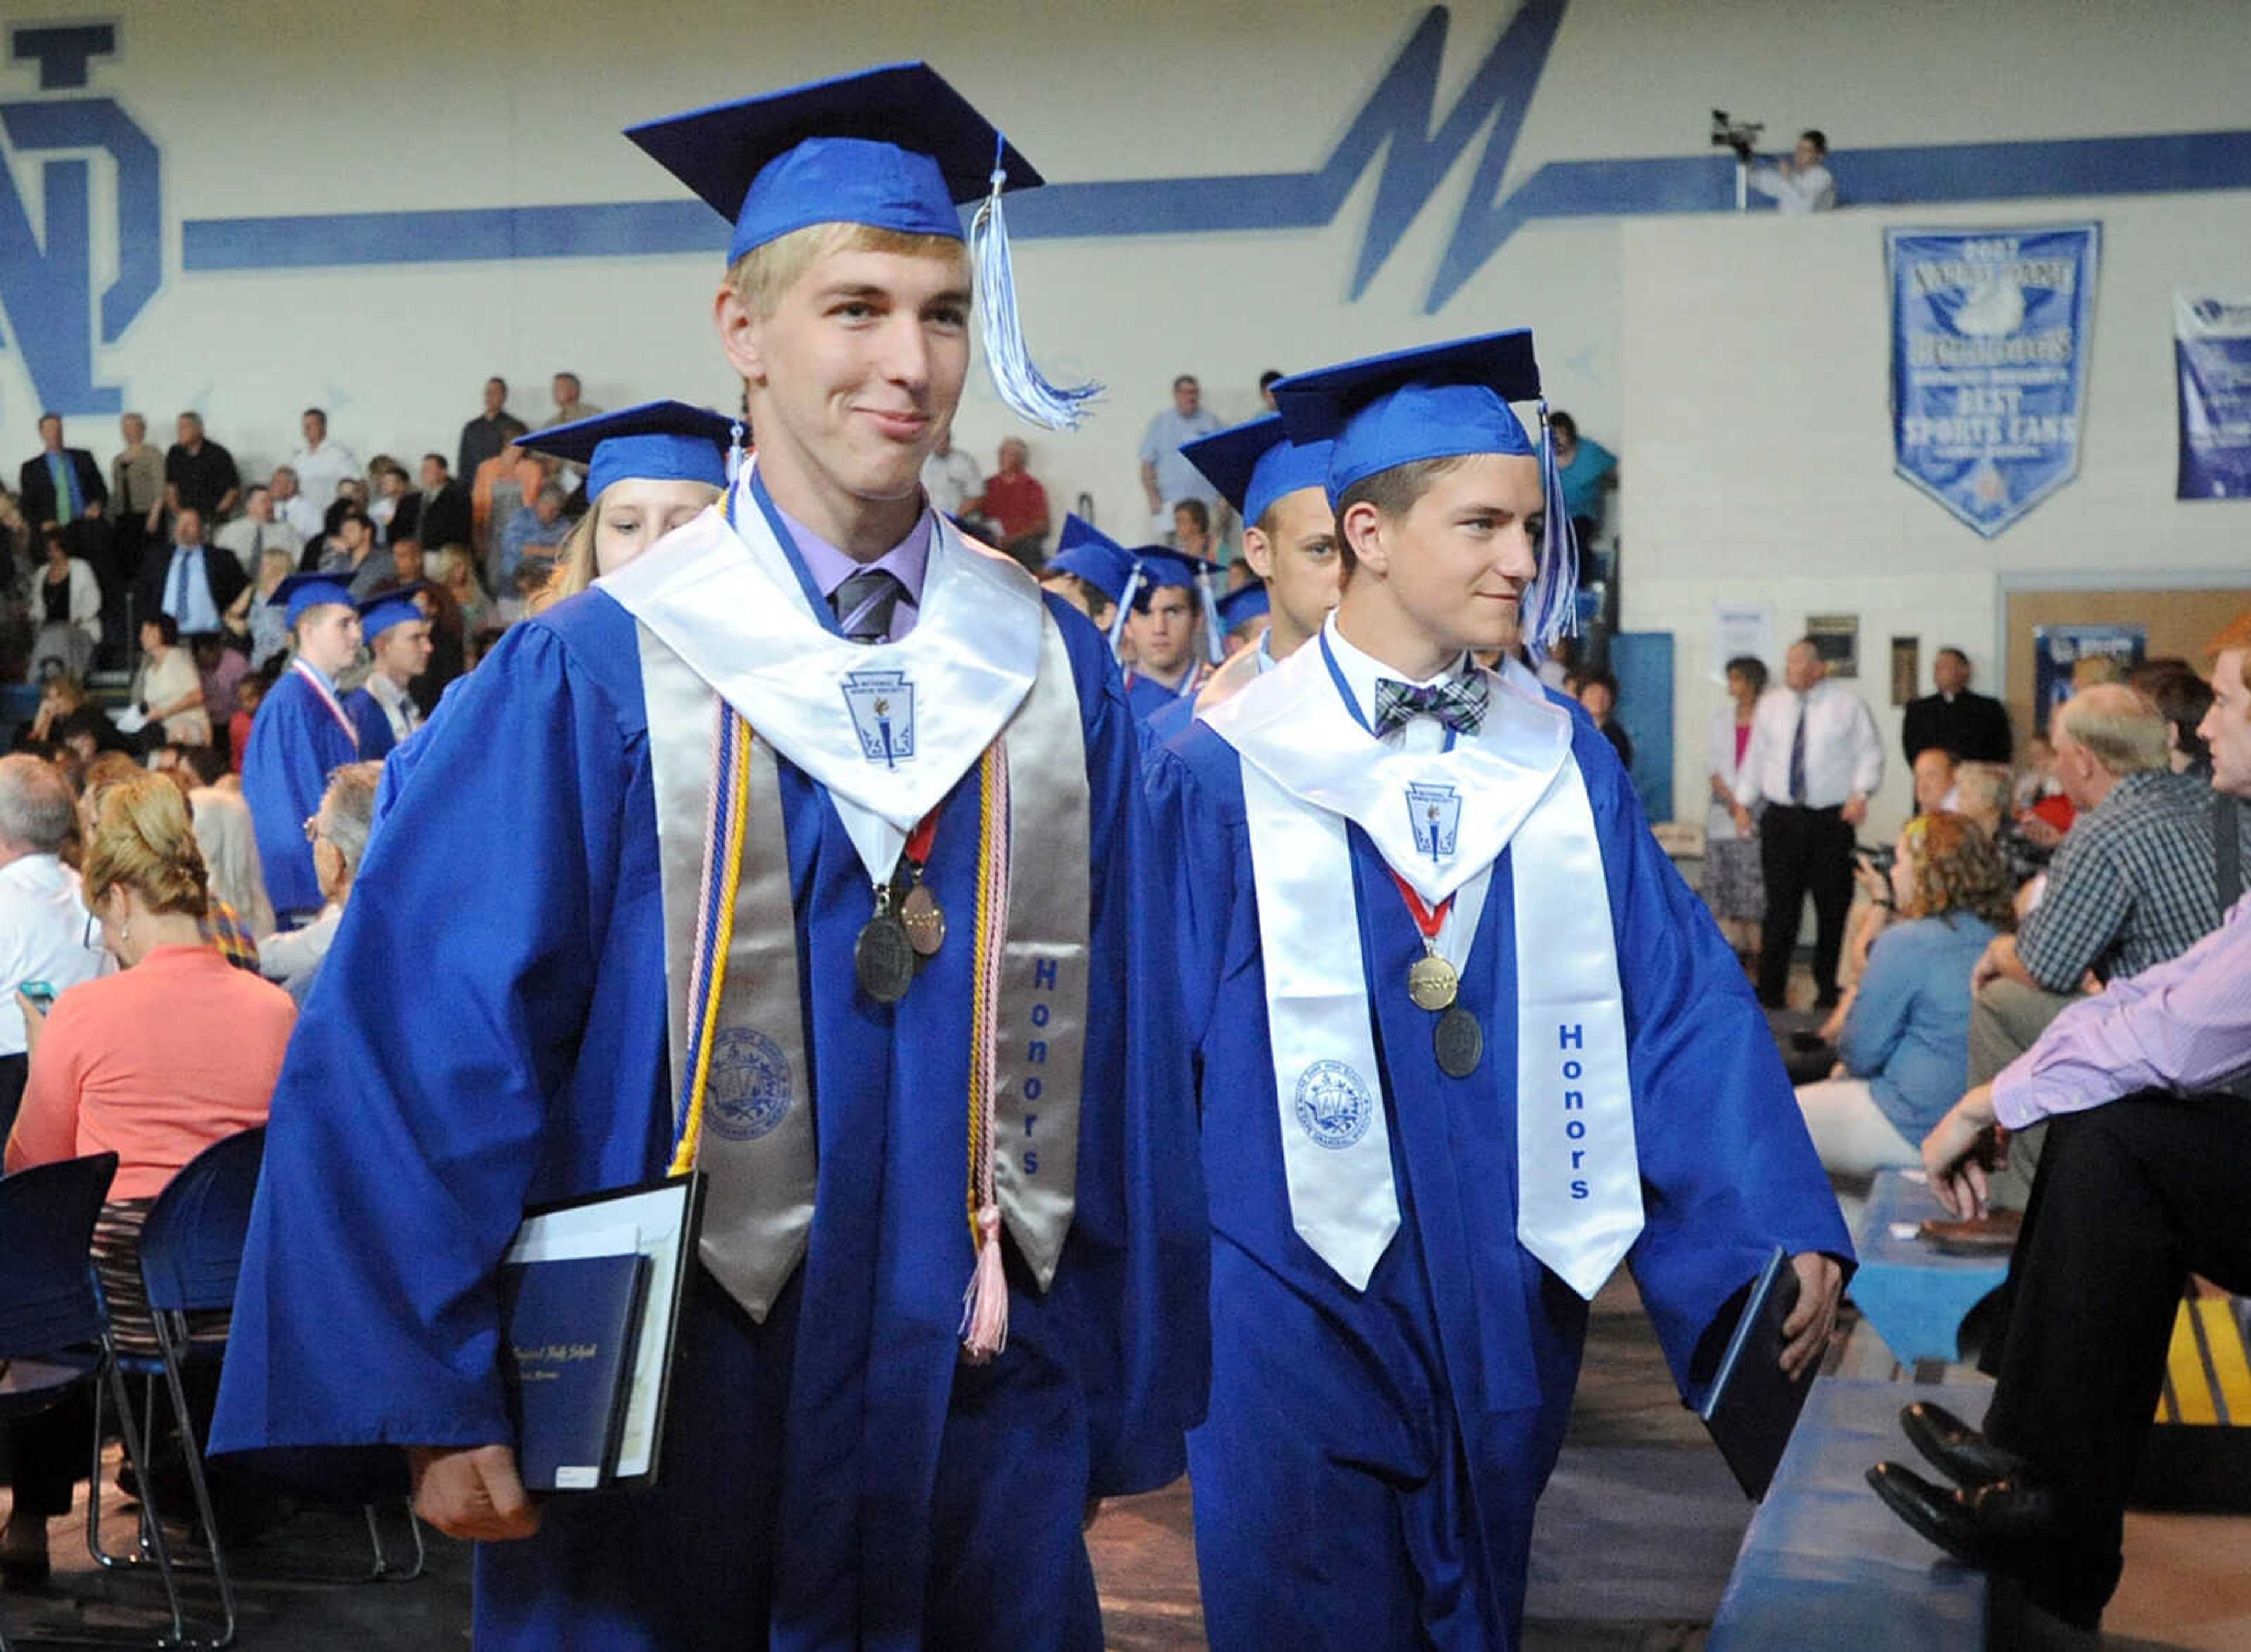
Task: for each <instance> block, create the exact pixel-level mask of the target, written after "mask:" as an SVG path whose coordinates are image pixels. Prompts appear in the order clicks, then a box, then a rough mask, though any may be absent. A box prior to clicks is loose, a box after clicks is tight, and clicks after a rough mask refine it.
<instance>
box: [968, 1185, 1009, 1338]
mask: <svg viewBox="0 0 2251 1652" xmlns="http://www.w3.org/2000/svg"><path fill="white" fill-rule="evenodd" d="M1007 1346H1008V1275H1007V1274H1004V1273H1002V1272H1001V1208H1000V1206H999V1205H997V1204H980V1205H979V1206H978V1207H977V1267H976V1269H975V1271H974V1272H973V1273H972V1274H970V1276H969V1288H968V1290H966V1292H964V1293H963V1294H962V1298H961V1353H962V1357H964V1358H965V1359H966V1360H967V1361H968V1362H969V1363H970V1364H973V1365H981V1364H984V1363H985V1362H986V1361H987V1360H988V1359H990V1358H992V1357H993V1356H994V1355H995V1354H997V1353H999V1352H1000V1351H1001V1350H1002V1349H1004V1348H1006V1347H1007Z"/></svg>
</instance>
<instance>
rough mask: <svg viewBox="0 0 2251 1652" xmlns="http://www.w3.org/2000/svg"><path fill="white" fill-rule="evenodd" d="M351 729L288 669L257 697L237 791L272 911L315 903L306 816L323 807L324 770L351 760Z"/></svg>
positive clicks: (354, 754) (317, 894) (306, 908)
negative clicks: (246, 808) (253, 836)
mask: <svg viewBox="0 0 2251 1652" xmlns="http://www.w3.org/2000/svg"><path fill="white" fill-rule="evenodd" d="M358 759H359V751H358V748H357V746H354V745H353V744H352V739H351V736H350V735H349V734H347V733H345V732H344V731H343V726H342V725H340V724H338V723H337V721H336V718H335V717H333V716H332V715H330V713H329V708H328V707H327V706H325V705H322V704H321V698H320V695H319V694H318V693H317V692H316V691H315V690H314V689H313V687H312V685H311V684H308V683H307V682H306V681H305V680H304V678H303V677H300V676H299V675H298V674H297V673H296V672H295V671H294V670H287V671H284V672H283V673H282V674H281V677H280V678H279V679H278V680H277V681H276V682H275V683H274V687H273V689H272V690H271V691H269V692H268V693H267V696H266V698H265V699H264V700H262V701H260V704H259V707H258V715H257V717H256V718H255V719H253V721H252V723H251V725H250V744H249V746H248V747H247V749H246V750H245V752H244V753H243V757H242V796H243V801H244V802H246V803H248V804H249V805H250V821H251V825H252V827H253V829H254V831H255V833H256V836H257V838H258V862H259V869H260V871H263V872H264V873H265V874H266V892H267V894H268V895H269V896H271V897H272V898H273V901H274V911H275V912H277V913H287V912H312V911H315V910H316V909H317V908H318V907H319V906H320V905H321V885H320V880H319V879H318V878H315V876H314V875H313V846H312V845H311V844H310V843H307V842H306V841H305V823H306V822H307V821H308V820H309V819H311V818H312V816H313V815H314V813H315V811H316V810H318V809H319V808H320V807H321V794H322V792H324V791H326V790H327V789H328V784H329V773H330V772H331V771H332V770H334V769H336V768H338V767H341V766H342V765H343V764H346V763H350V762H357V760H358Z"/></svg>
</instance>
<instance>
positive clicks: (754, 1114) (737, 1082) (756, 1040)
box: [703, 1027, 791, 1142]
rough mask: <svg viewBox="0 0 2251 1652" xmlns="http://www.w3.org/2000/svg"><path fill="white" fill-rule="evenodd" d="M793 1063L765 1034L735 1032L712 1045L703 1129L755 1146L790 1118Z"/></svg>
mask: <svg viewBox="0 0 2251 1652" xmlns="http://www.w3.org/2000/svg"><path fill="white" fill-rule="evenodd" d="M790 1100H791V1096H790V1084H789V1063H788V1062H787V1061H786V1060H784V1059H782V1053H781V1046H780V1045H778V1044H776V1043H775V1042H774V1041H773V1040H772V1038H767V1037H766V1035H765V1033H763V1032H756V1031H751V1029H749V1028H747V1027H729V1028H727V1029H726V1030H725V1031H723V1032H721V1033H720V1034H719V1035H718V1037H717V1038H714V1039H713V1040H712V1041H711V1072H710V1077H709V1079H707V1080H706V1083H705V1087H704V1092H703V1123H704V1127H705V1128H707V1129H710V1131H711V1132H712V1133H713V1134H715V1135H723V1136H724V1137H726V1138H727V1140H728V1141H730V1142H755V1141H757V1140H758V1138H759V1137H760V1136H762V1135H765V1134H766V1133H767V1132H768V1131H770V1130H772V1128H774V1127H775V1126H776V1125H778V1124H779V1123H780V1122H781V1121H783V1120H784V1119H786V1118H787V1117H788V1116H789V1107H790Z"/></svg>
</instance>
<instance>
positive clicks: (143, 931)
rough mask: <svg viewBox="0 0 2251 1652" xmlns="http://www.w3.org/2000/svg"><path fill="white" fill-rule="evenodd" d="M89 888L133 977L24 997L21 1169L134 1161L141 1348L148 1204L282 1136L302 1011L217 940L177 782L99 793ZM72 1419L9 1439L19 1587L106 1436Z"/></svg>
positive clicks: (146, 778)
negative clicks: (48, 1002)
mask: <svg viewBox="0 0 2251 1652" xmlns="http://www.w3.org/2000/svg"><path fill="white" fill-rule="evenodd" d="M80 881H81V885H82V887H83V889H84V891H85V896H86V903H87V908H88V910H89V911H91V912H92V913H93V914H94V919H95V920H96V921H97V922H98V923H99V925H100V932H101V939H102V943H103V945H105V946H106V947H107V948H108V950H109V951H110V953H111V954H113V955H114V957H115V958H116V960H117V961H118V964H119V966H120V968H119V970H118V973H117V974H115V975H105V976H102V977H100V978H99V979H96V980H94V981H87V982H80V984H79V985H77V986H74V987H71V988H69V989H66V990H65V991H64V993H63V995H62V996H60V997H59V998H58V999H56V1000H55V1003H54V1007H53V1009H52V1010H49V1011H47V1012H45V1013H44V1014H42V1013H41V1011H40V1010H39V1007H38V1005H37V1004H35V1003H32V1002H31V1000H30V999H29V998H26V997H24V995H23V994H21V993H20V992H19V993H17V996H16V1001H17V1007H18V1008H20V1009H21V1010H23V1012H24V1031H25V1036H26V1038H27V1040H28V1042H29V1043H30V1045H31V1076H30V1078H29V1079H28V1080H27V1082H26V1083H25V1085H24V1105H23V1109H22V1111H21V1112H20V1113H18V1114H17V1118H16V1128H15V1131H14V1133H13V1134H12V1135H10V1137H9V1138H8V1146H7V1168H8V1170H10V1171H11V1172H12V1171H16V1170H24V1169H27V1168H29V1167H30V1166H31V1165H35V1164H47V1163H53V1162H55V1161H57V1160H59V1159H68V1158H76V1157H79V1156H82V1155H85V1154H89V1153H108V1152H114V1153H115V1154H116V1155H117V1156H118V1165H117V1178H116V1180H115V1181H114V1182H113V1183H111V1185H110V1194H109V1197H110V1203H109V1204H107V1206H105V1207H104V1210H103V1213H102V1219H101V1223H100V1226H99V1227H98V1228H97V1229H96V1231H95V1234H94V1262H95V1266H96V1267H98V1268H99V1269H100V1273H101V1278H102V1286H103V1288H104V1289H105V1290H106V1291H107V1293H108V1294H109V1298H110V1305H111V1309H112V1314H113V1317H114V1319H115V1320H116V1321H117V1322H119V1324H120V1325H121V1329H123V1330H125V1331H126V1332H127V1333H128V1335H130V1334H131V1333H132V1332H133V1331H134V1330H135V1328H136V1326H138V1325H139V1324H140V1322H141V1321H142V1319H143V1318H144V1317H145V1314H146V1309H145V1308H138V1307H137V1305H138V1304H139V1303H140V1302H141V1290H140V1282H139V1274H140V1270H139V1266H138V1261H137V1258H136V1253H135V1247H136V1246H137V1243H138V1240H139V1236H140V1232H141V1224H142V1220H143V1219H144V1218H146V1217H147V1215H148V1211H149V1204H151V1203H152V1202H153V1201H154V1200H155V1198H156V1195H157V1194H159V1193H161V1192H163V1190H164V1186H165V1184H166V1183H169V1182H170V1180H171V1179H172V1177H173V1176H174V1175H175V1174H177V1172H178V1170H180V1168H181V1167H182V1166H184V1164H186V1163H188V1161H189V1160H190V1159H192V1158H193V1157H195V1156H196V1155H197V1154H198V1153H200V1152H201V1151H203V1149H205V1148H206V1147H209V1146H210V1145H211V1143H212V1142H216V1141H218V1140H219V1139H220V1138H221V1137H223V1136H228V1135H234V1134H236V1133H237V1132H239V1131H242V1130H246V1129H249V1128H253V1126H256V1125H260V1124H263V1123H264V1122H265V1121H266V1114H267V1106H268V1104H269V1102H270V1101H271V1100H272V1098H273V1093H274V1080H275V1079H277V1078H278V1077H280V1075H281V1057H282V1052H284V1051H285V1050H286V1049H287V1046H288V1043H289V1031H290V1028H291V1026H292V1025H293V1024H294V1022H295V1020H296V1010H295V1007H294V1005H293V1004H292V1003H290V1001H289V995H288V994H287V993H286V992H284V991H282V990H281V989H280V988H279V987H276V986H274V985H273V984H271V983H270V982H264V981H260V979H259V978H258V977H257V976H256V975H253V974H250V973H248V972H246V971H244V970H240V969H236V968H231V967H230V966H229V965H228V963H227V962H226V961H225V959H224V958H222V957H221V956H220V955H219V953H218V949H217V948H216V947H212V946H211V944H210V943H209V942H207V941H205V940H204V937H203V933H202V924H203V921H204V915H205V910H206V906H207V905H208V900H209V897H208V894H207V892H206V888H205V879H204V857H203V853H202V851H201V850H199V849H198V848H197V844H196V836H195V832H194V830H193V829H192V828H191V827H190V824H189V819H188V806H187V801H186V799H185V798H184V796H183V795H181V792H180V788H179V787H178V786H177V785H176V784H175V783H174V782H173V781H171V780H170V778H168V777H167V776H165V775H163V774H138V775H135V776H133V777H132V778H130V779H124V780H120V781H116V782H114V784H109V785H107V786H104V787H103V788H101V789H100V793H99V795H98V798H97V800H96V804H95V816H94V828H93V830H92V832H91V833H90V835H89V837H88V841H87V850H86V862H85V866H84V869H83V871H82V872H81V878H80ZM71 1409H72V1408H70V1407H64V1408H61V1409H59V1410H58V1411H55V1412H51V1413H42V1414H41V1415H40V1416H38V1417H37V1418H34V1419H30V1420H29V1421H28V1422H23V1423H17V1424H16V1425H14V1426H12V1427H11V1428H10V1431H9V1442H10V1459H11V1463H12V1472H13V1478H14V1485H15V1494H16V1495H15V1503H14V1506H13V1510H12V1512H11V1513H10V1517H9V1521H8V1525H7V1528H6V1531H5V1533H4V1535H0V1565H4V1568H5V1570H6V1571H7V1572H9V1573H10V1575H11V1576H17V1577H24V1576H38V1575H39V1574H41V1573H43V1572H45V1565H46V1536H47V1533H46V1522H47V1520H48V1519H49V1518H50V1517H53V1516H57V1515H66V1514H68V1513H69V1511H70V1506H71V1489H72V1486H73V1483H74V1482H75V1479H76V1476H77V1475H78V1473H79V1472H80V1469H81V1468H83V1467H84V1461H85V1452H86V1440H87V1428H88V1426H89V1425H88V1424H87V1422H85V1421H84V1420H82V1413H81V1414H80V1418H75V1419H74V1418H73V1417H71V1416H70V1415H69V1414H68V1413H69V1412H70V1411H71Z"/></svg>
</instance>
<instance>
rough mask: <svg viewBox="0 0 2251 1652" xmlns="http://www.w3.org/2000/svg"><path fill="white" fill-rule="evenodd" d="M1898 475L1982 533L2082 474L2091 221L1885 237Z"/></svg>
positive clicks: (2094, 229)
mask: <svg viewBox="0 0 2251 1652" xmlns="http://www.w3.org/2000/svg"><path fill="white" fill-rule="evenodd" d="M1884 249H1885V253H1886V255H1887V260H1888V262H1889V266H1890V272H1891V289H1892V453H1893V469H1894V470H1896V471H1897V472H1898V473H1899V474H1900V475H1902V476H1905V477H1906V478H1907V479H1908V481H1909V482H1913V483H1915V486H1916V487H1918V488H1921V489H1922V490H1923V491H1924V492H1925V493H1927V494H1929V496H1931V497H1932V498H1934V499H1936V500H1937V501H1938V503H1941V504H1943V505H1944V506H1945V507H1946V508H1947V509H1948V510H1951V511H1952V512H1953V513H1954V514H1955V515H1956V516H1957V517H1960V518H1961V519H1962V520H1963V521H1964V522H1965V523H1967V524H1969V525H1970V527H1972V528H1975V529H1976V530H1977V531H1978V532H1979V533H1981V534H1984V536H1985V537H1986V538H1989V539H1990V538H1992V537H1993V536H1994V535H1995V534H1997V533H1998V532H2000V531H2001V530H2002V529H2004V528H2005V527H2007V526H2009V525H2010V524H2012V523H2013V522H2015V521H2016V520H2017V519H2018V518H2019V517H2022V516H2023V515H2024V514H2025V513H2026V511H2027V510H2031V509H2032V508H2033V506H2034V505H2036V504H2038V503H2040V501H2041V500H2042V499H2045V498H2046V497H2047V496H2048V495H2049V494H2051V493H2054V491H2055V490H2056V489H2058V488H2061V486H2063V484H2064V483H2065V482H2068V481H2070V480H2071V479H2072V477H2074V475H2078V474H2079V424H2080V414H2081V407H2082V405H2083V403H2084V399H2085V396H2086V390H2087V357H2088V350H2089V348H2090V345H2091V344H2092V334H2093V325H2092V324H2093V321H2094V316H2095V269H2096V266H2097V264H2098V263H2099V261H2100V260H2101V256H2102V226H2101V225H2099V224H2076V225H2066V226H2059V227H2057V228H2053V229H2031V230H2023V229H2016V230H1994V231H1990V232H1983V233H1976V234H1960V233H1933V232H1929V231H1922V230H1892V231H1889V232H1887V233H1886V234H1885V237H1884Z"/></svg>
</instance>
